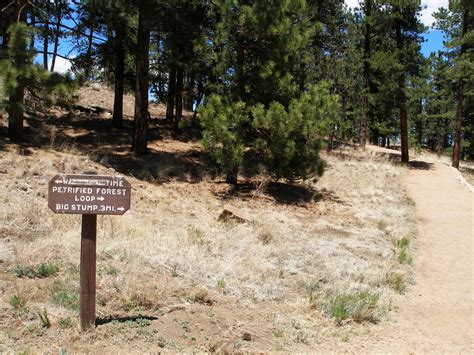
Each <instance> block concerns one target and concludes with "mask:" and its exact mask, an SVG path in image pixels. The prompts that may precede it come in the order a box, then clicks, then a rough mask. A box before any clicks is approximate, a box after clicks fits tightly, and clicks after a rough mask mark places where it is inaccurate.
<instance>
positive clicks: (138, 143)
mask: <svg viewBox="0 0 474 355" xmlns="http://www.w3.org/2000/svg"><path fill="white" fill-rule="evenodd" d="M149 5H150V4H149V1H148V0H139V1H138V37H137V52H136V65H137V67H136V69H137V71H136V80H137V85H136V88H135V115H134V121H133V139H132V151H133V152H134V154H135V155H136V156H140V155H143V154H145V153H146V152H147V144H148V66H149V53H148V51H149V46H150V23H149V18H148V16H149V15H148V14H147V12H148V11H149Z"/></svg>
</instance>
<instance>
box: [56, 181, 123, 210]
mask: <svg viewBox="0 0 474 355" xmlns="http://www.w3.org/2000/svg"><path fill="white" fill-rule="evenodd" d="M130 195H131V185H130V183H129V182H128V181H127V180H125V179H124V177H123V176H107V175H86V174H81V175H69V174H64V175H56V176H54V177H53V178H52V179H51V180H50V181H49V186H48V206H49V208H51V209H52V210H53V212H55V213H69V214H102V215H104V214H105V215H122V214H124V213H125V212H126V211H128V209H129V208H130Z"/></svg>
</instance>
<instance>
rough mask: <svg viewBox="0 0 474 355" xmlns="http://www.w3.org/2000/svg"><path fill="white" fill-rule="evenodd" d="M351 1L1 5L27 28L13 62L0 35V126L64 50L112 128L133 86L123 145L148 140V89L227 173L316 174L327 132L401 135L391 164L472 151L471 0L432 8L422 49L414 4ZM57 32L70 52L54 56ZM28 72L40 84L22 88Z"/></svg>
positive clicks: (330, 135)
mask: <svg viewBox="0 0 474 355" xmlns="http://www.w3.org/2000/svg"><path fill="white" fill-rule="evenodd" d="M32 3H34V6H32V5H31V4H32ZM25 4H26V6H24V5H25ZM359 5H360V8H357V9H355V10H354V11H352V10H349V9H348V8H347V7H346V6H345V4H344V1H343V0H337V1H330V0H318V1H316V0H301V1H287V0H271V1H263V0H256V1H247V0H232V1H231V0H214V1H207V0H193V1H186V0H172V1H160V0H133V1H132V0H118V1H108V0H107V1H97V0H82V1H73V2H68V1H64V0H54V1H45V2H42V1H35V2H31V3H30V2H27V1H26V0H15V1H0V6H2V8H5V7H6V9H5V11H2V12H1V13H0V17H1V18H2V21H1V23H0V35H1V32H2V31H3V32H5V31H4V30H2V29H3V27H5V21H4V19H5V18H6V19H7V20H8V21H10V22H11V23H13V22H15V23H16V22H17V21H18V19H19V17H18V16H16V17H15V15H14V12H15V9H16V8H21V7H23V6H24V11H23V14H22V15H21V16H20V17H21V19H20V22H23V23H24V24H25V25H24V26H23V27H22V28H23V29H24V30H23V31H24V32H25V31H26V32H25V33H26V37H27V38H28V40H27V41H26V42H25V41H23V40H20V39H21V38H23V37H22V36H20V34H21V33H20V32H15V36H12V37H11V38H12V39H14V40H15V41H16V44H15V46H16V48H17V49H18V48H20V47H19V46H23V47H22V48H23V49H22V50H21V51H20V52H21V53H23V55H26V53H28V55H27V57H25V58H26V59H25V60H24V61H17V60H16V59H20V57H18V58H16V59H15V58H14V56H15V55H18V56H20V52H18V51H15V50H14V48H13V47H12V46H13V44H12V43H11V41H10V35H9V34H8V33H10V32H8V33H6V34H5V36H4V37H5V38H4V46H3V47H1V48H0V49H1V52H0V57H2V58H4V60H3V61H2V65H3V68H7V67H8V68H10V69H8V70H7V69H4V71H3V73H4V74H3V77H4V78H6V79H8V80H7V81H6V82H7V85H6V88H7V89H8V94H9V95H10V100H7V101H5V102H4V105H5V107H7V109H8V110H9V117H10V122H11V125H10V126H11V127H12V128H11V132H10V133H11V135H12V137H13V136H15V135H16V133H14V131H15V132H17V131H19V130H20V129H19V128H18V129H15V128H14V127H20V126H21V122H22V120H21V119H20V117H22V114H21V110H20V108H21V107H22V106H21V105H18V106H15V105H14V103H15V102H17V103H21V102H22V98H21V92H22V91H23V92H24V93H25V92H28V91H30V90H31V92H32V93H33V94H34V95H37V96H42V97H43V98H45V97H46V95H44V94H41V93H40V91H41V90H40V89H39V87H40V86H43V87H44V85H46V82H47V80H46V79H44V78H46V76H44V75H43V74H41V75H40V74H38V73H39V72H38V71H37V69H35V70H34V71H31V70H30V69H29V68H32V67H35V68H37V67H36V66H32V62H33V57H34V55H39V57H43V62H44V63H42V66H43V68H44V69H45V70H48V71H53V70H54V69H55V68H56V67H57V60H58V58H60V57H62V58H67V59H69V60H71V62H72V64H73V65H72V70H73V71H74V73H75V75H76V78H77V79H78V80H79V81H84V80H94V81H96V80H99V81H103V82H104V83H105V84H107V85H111V84H113V86H114V93H115V94H114V108H113V116H112V120H111V124H112V125H113V126H114V127H116V128H121V127H122V126H123V124H124V121H123V95H124V92H125V91H134V93H135V98H136V102H135V113H134V128H133V134H132V135H131V141H132V142H131V143H132V144H131V146H132V150H133V152H134V154H135V155H142V154H145V153H146V150H147V137H148V134H147V132H148V117H149V115H148V100H149V97H148V96H149V93H151V95H152V96H153V97H154V99H155V100H157V101H160V102H162V103H164V104H166V120H167V121H168V122H169V123H170V124H171V126H172V127H173V128H174V130H175V132H179V131H180V130H184V129H188V127H190V125H192V126H193V127H194V128H196V127H200V128H201V130H202V131H201V133H202V135H203V144H204V147H205V149H207V150H208V151H209V152H210V155H211V156H212V157H214V159H215V161H216V162H217V163H218V164H219V165H220V166H221V168H222V169H223V170H224V171H225V173H226V178H227V181H228V182H231V183H235V182H236V181H237V175H238V171H239V168H242V167H244V168H245V169H246V166H248V162H249V161H251V160H252V159H254V157H253V156H252V155H258V156H259V157H260V159H261V161H259V163H258V164H259V166H261V167H264V168H265V169H266V170H267V171H268V172H269V173H271V174H272V175H273V176H275V177H286V178H290V179H291V178H297V177H306V176H309V175H310V174H314V173H320V172H321V167H322V164H321V161H320V158H319V150H320V149H321V148H322V147H323V146H324V144H325V142H326V150H327V151H328V152H330V151H331V149H332V148H333V146H334V142H337V140H338V139H342V140H352V141H354V142H356V143H358V144H359V146H360V147H361V148H364V147H365V143H366V141H371V142H372V143H374V144H379V145H382V146H396V145H400V148H401V153H402V154H401V159H402V161H403V162H407V161H408V159H409V154H408V151H409V150H408V149H409V146H410V145H411V146H412V147H419V146H428V147H430V148H432V149H435V150H437V151H438V152H440V153H441V152H442V151H443V150H444V149H449V148H450V147H452V146H453V165H454V166H458V161H459V158H462V157H473V156H474V124H472V123H471V122H472V121H473V120H472V119H469V118H471V117H472V112H473V111H474V110H472V106H473V104H472V102H473V100H472V96H473V95H472V92H473V88H472V82H473V81H472V76H473V74H472V73H473V64H472V56H473V51H472V47H473V40H472V38H473V36H472V22H473V21H471V17H472V6H473V5H472V4H471V2H470V1H467V0H460V1H457V2H451V5H450V8H449V9H442V10H440V11H439V12H438V14H437V15H436V16H437V28H439V29H441V30H443V31H444V33H445V36H446V40H447V46H448V49H447V50H446V51H444V52H442V53H439V54H437V55H433V56H431V57H430V58H423V56H422V55H421V53H420V42H421V34H422V32H423V31H424V30H425V28H424V26H422V25H421V23H420V20H419V18H420V10H421V7H420V1H419V0H403V1H402V0H377V1H375V0H361V1H360V2H359ZM20 12H21V11H20ZM20 12H19V13H20ZM33 29H34V31H33ZM35 34H36V35H35ZM35 40H36V41H35ZM64 40H68V41H69V42H68V43H69V47H70V48H68V49H69V51H70V54H64V53H63V54H61V51H60V49H61V48H62V47H61V43H62V41H64ZM6 43H10V44H11V45H9V47H8V48H9V49H8V50H7V49H6V46H5V44H6ZM2 48H3V49H2ZM7 57H8V60H7ZM16 62H18V63H17V64H13V63H16ZM8 63H10V64H8ZM22 68H23V69H22ZM13 69H14V70H13ZM33 72H34V73H37V74H35V75H36V77H37V78H40V77H42V78H43V79H41V80H39V82H41V83H42V84H41V85H36V84H35V85H31V83H32V82H33V81H34V80H33V78H32V77H30V76H29V75H30V74H28V73H33ZM8 73H10V74H8ZM21 73H24V74H21ZM41 73H42V72H41ZM0 75H2V74H0ZM49 77H50V78H53V77H54V75H50V76H49ZM22 78H23V79H24V80H23V79H22ZM6 79H4V80H6ZM32 80H33V81H32ZM35 80H36V79H35ZM35 82H38V81H35ZM8 83H10V84H8ZM63 84H64V83H63ZM22 88H23V90H22ZM52 92H54V90H53V91H52ZM454 103H456V104H455V105H454ZM311 105H315V106H316V107H315V108H313V109H310V108H309V106H311ZM184 110H189V111H191V110H193V111H194V114H193V119H192V122H185V121H184V120H183V112H184ZM298 110H300V111H298ZM198 112H200V115H198ZM197 118H199V119H200V125H197V124H196V123H197Z"/></svg>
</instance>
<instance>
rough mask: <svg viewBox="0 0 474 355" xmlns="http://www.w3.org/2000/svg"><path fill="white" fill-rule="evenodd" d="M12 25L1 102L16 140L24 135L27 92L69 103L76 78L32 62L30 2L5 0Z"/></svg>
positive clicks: (0, 66)
mask: <svg viewBox="0 0 474 355" xmlns="http://www.w3.org/2000/svg"><path fill="white" fill-rule="evenodd" d="M2 10H4V12H6V11H9V12H7V14H8V15H7V19H9V23H10V24H9V26H8V29H7V32H6V33H5V34H4V35H5V36H4V38H5V39H6V41H5V42H6V46H4V47H3V49H2V53H1V60H0V80H1V81H2V86H3V88H4V94H6V98H5V99H3V100H2V101H1V102H0V105H1V106H2V107H4V108H5V109H6V111H7V113H8V136H9V137H10V139H12V140H14V141H21V140H22V139H23V121H24V112H25V94H28V95H30V96H31V97H33V98H34V99H35V100H40V101H41V102H43V103H45V104H49V105H51V104H66V103H67V101H68V98H70V93H71V88H72V86H73V82H72V80H71V79H70V78H69V77H63V76H61V75H59V74H55V73H49V72H48V71H45V70H43V68H42V67H41V66H40V65H38V64H33V58H34V55H35V49H34V47H33V45H34V43H35V42H34V36H35V34H34V30H33V29H32V28H31V27H29V26H28V25H27V18H28V14H29V13H30V11H31V4H30V3H29V2H28V1H26V0H16V1H12V2H9V3H8V4H6V5H5V6H4V7H3V8H2Z"/></svg>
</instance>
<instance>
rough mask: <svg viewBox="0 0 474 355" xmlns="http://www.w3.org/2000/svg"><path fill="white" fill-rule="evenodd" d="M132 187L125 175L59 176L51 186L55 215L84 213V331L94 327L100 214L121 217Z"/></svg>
mask: <svg viewBox="0 0 474 355" xmlns="http://www.w3.org/2000/svg"><path fill="white" fill-rule="evenodd" d="M130 197H131V185H130V183H129V182H128V181H127V180H125V179H124V178H123V177H122V176H106V175H94V174H81V175H56V176H54V177H53V178H52V179H51V180H50V181H49V185H48V206H49V208H51V210H53V212H55V213H72V214H82V232H81V276H80V280H81V281H80V283H81V294H80V313H81V315H80V317H81V329H82V330H86V329H88V328H90V327H92V326H94V325H95V294H96V236H97V215H98V214H107V215H122V214H124V213H125V212H127V211H128V209H129V208H130Z"/></svg>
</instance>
